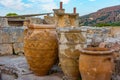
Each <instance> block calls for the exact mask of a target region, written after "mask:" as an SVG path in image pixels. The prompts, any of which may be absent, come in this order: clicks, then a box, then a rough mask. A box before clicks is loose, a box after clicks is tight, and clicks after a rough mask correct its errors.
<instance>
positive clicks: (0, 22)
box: [0, 18, 9, 27]
mask: <svg viewBox="0 0 120 80" xmlns="http://www.w3.org/2000/svg"><path fill="white" fill-rule="evenodd" d="M0 27H9V26H8V19H7V18H0Z"/></svg>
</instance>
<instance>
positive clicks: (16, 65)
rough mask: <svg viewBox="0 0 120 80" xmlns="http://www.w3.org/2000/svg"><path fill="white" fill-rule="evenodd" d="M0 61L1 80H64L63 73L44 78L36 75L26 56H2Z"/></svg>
mask: <svg viewBox="0 0 120 80" xmlns="http://www.w3.org/2000/svg"><path fill="white" fill-rule="evenodd" d="M8 59H9V60H8ZM0 61H2V62H0V75H1V77H0V78H1V79H0V80H62V76H63V75H62V74H61V72H60V73H54V74H51V75H49V76H43V77H40V76H36V75H34V74H33V72H32V71H30V69H29V66H28V64H27V62H26V59H25V57H24V56H2V57H0ZM56 68H57V67H56ZM56 68H54V69H56Z"/></svg>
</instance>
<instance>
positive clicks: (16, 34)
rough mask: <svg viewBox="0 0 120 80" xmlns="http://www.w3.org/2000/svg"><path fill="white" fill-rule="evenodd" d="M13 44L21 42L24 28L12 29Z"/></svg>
mask: <svg viewBox="0 0 120 80" xmlns="http://www.w3.org/2000/svg"><path fill="white" fill-rule="evenodd" d="M12 38H13V42H23V38H24V28H23V27H16V28H13V29H12Z"/></svg>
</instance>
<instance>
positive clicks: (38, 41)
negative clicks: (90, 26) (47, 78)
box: [24, 24, 58, 76]
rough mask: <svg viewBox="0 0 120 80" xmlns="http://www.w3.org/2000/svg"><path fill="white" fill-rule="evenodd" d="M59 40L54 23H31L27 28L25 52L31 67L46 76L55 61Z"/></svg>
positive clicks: (38, 73)
mask: <svg viewBox="0 0 120 80" xmlns="http://www.w3.org/2000/svg"><path fill="white" fill-rule="evenodd" d="M57 51H58V40H57V34H56V30H55V26H54V25H42V24H41V25H38V24H30V25H29V26H28V30H25V37H24V52H25V57H26V59H27V62H28V64H29V66H30V69H31V70H32V71H33V72H34V73H35V74H36V75H39V76H44V75H46V74H47V73H48V71H49V70H50V69H51V67H52V66H53V64H54V63H55V61H56V59H57V55H58V52H57Z"/></svg>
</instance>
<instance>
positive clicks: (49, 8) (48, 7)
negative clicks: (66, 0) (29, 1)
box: [41, 3, 57, 12]
mask: <svg viewBox="0 0 120 80" xmlns="http://www.w3.org/2000/svg"><path fill="white" fill-rule="evenodd" d="M41 7H42V9H43V10H45V11H47V12H51V11H52V9H56V8H57V6H56V4H55V3H47V4H42V5H41Z"/></svg>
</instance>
